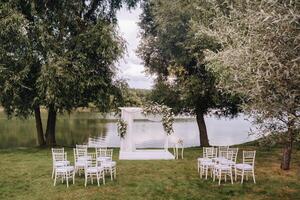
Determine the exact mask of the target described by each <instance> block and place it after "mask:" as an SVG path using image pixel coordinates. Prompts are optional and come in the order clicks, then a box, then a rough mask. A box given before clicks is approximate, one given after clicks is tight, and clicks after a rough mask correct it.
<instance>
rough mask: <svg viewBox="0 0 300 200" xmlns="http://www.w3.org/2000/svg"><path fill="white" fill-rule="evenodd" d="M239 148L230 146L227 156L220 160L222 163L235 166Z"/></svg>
mask: <svg viewBox="0 0 300 200" xmlns="http://www.w3.org/2000/svg"><path fill="white" fill-rule="evenodd" d="M238 151H239V148H229V150H228V152H227V158H226V159H223V160H221V161H220V164H222V165H229V166H231V167H235V165H236V159H237V156H238Z"/></svg>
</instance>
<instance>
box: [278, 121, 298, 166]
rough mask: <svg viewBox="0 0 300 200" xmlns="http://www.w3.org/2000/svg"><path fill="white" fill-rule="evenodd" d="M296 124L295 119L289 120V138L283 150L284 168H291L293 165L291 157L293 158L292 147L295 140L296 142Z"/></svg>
mask: <svg viewBox="0 0 300 200" xmlns="http://www.w3.org/2000/svg"><path fill="white" fill-rule="evenodd" d="M294 125H295V121H294V120H293V119H292V120H289V122H288V131H287V134H288V135H287V137H288V140H287V141H286V143H285V145H284V147H283V152H282V160H281V166H280V168H281V169H283V170H289V169H290V165H291V159H292V148H293V142H294V139H295V138H294V137H295V135H294Z"/></svg>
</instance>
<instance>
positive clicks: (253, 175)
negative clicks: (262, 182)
mask: <svg viewBox="0 0 300 200" xmlns="http://www.w3.org/2000/svg"><path fill="white" fill-rule="evenodd" d="M252 177H253V182H254V183H256V181H255V174H254V170H252Z"/></svg>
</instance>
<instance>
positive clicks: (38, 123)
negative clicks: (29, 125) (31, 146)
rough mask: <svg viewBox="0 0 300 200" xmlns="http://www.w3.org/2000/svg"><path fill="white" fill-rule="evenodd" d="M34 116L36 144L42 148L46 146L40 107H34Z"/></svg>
mask: <svg viewBox="0 0 300 200" xmlns="http://www.w3.org/2000/svg"><path fill="white" fill-rule="evenodd" d="M34 116H35V127H36V133H37V139H38V143H39V146H40V147H42V146H45V145H46V142H45V138H44V131H43V124H42V118H41V112H40V106H35V108H34Z"/></svg>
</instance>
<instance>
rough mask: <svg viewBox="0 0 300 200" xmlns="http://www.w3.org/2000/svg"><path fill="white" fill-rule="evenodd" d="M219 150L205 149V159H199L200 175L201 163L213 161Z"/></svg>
mask: <svg viewBox="0 0 300 200" xmlns="http://www.w3.org/2000/svg"><path fill="white" fill-rule="evenodd" d="M217 151H218V149H216V148H214V147H203V157H202V158H201V157H200V158H198V159H197V163H198V173H199V172H200V164H201V162H206V161H212V159H213V158H215V157H216V155H217Z"/></svg>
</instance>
